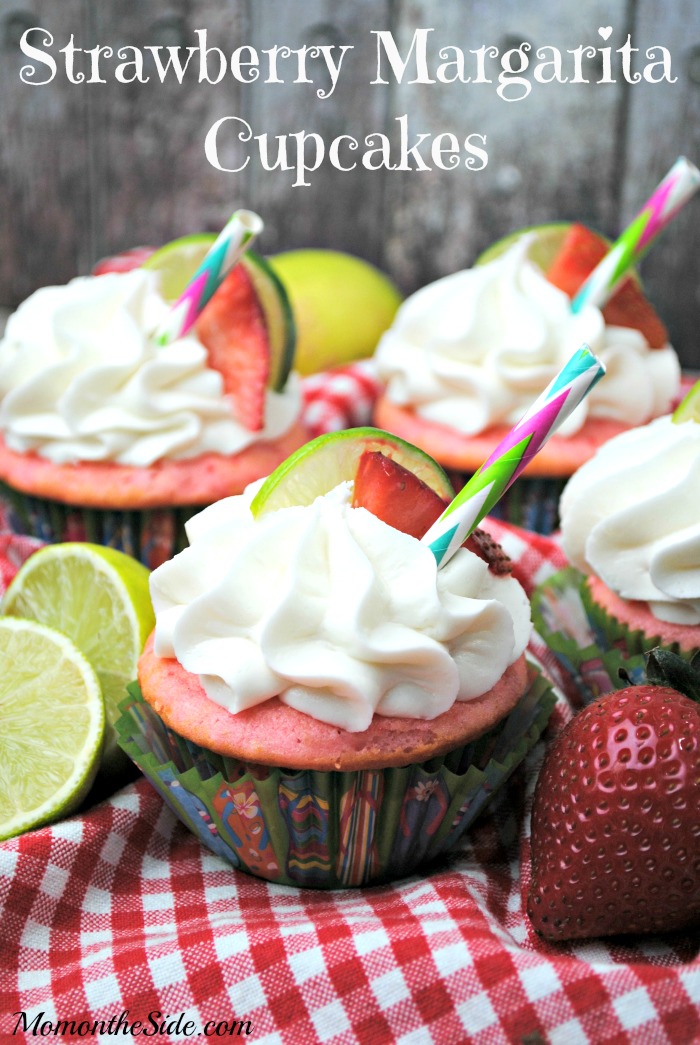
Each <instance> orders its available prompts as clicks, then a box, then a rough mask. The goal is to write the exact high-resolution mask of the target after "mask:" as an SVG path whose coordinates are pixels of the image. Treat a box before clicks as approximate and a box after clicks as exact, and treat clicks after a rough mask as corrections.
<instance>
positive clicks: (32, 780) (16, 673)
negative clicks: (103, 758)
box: [0, 617, 105, 839]
mask: <svg viewBox="0 0 700 1045" xmlns="http://www.w3.org/2000/svg"><path fill="white" fill-rule="evenodd" d="M0 722H1V723H2V727H1V728H0V839H4V838H11V837H13V836H14V835H18V834H21V833H22V832H23V831H29V830H30V829H31V828H33V827H39V826H40V825H41V824H46V823H49V822H50V821H53V820H57V819H59V817H63V816H68V815H69V814H70V813H72V812H74V811H75V810H76V809H77V808H78V806H79V805H80V803H81V802H82V801H83V799H84V798H85V796H86V795H87V793H88V791H89V789H90V786H91V784H92V782H93V780H94V778H95V774H96V772H97V768H98V766H99V762H100V752H101V750H102V740H103V736H104V725H105V710H104V703H103V700H102V694H101V692H100V684H99V682H98V680H97V676H96V674H95V672H94V670H93V668H92V667H91V666H90V664H89V663H88V662H87V660H86V659H85V657H84V656H83V655H82V653H81V652H80V650H78V649H76V647H75V645H74V644H73V643H72V642H71V641H70V639H68V638H66V636H65V635H62V634H61V633H60V632H57V631H54V630H53V629H51V628H46V627H44V626H43V625H40V624H36V623H35V622H34V621H30V620H20V619H15V618H14V617H5V618H0Z"/></svg>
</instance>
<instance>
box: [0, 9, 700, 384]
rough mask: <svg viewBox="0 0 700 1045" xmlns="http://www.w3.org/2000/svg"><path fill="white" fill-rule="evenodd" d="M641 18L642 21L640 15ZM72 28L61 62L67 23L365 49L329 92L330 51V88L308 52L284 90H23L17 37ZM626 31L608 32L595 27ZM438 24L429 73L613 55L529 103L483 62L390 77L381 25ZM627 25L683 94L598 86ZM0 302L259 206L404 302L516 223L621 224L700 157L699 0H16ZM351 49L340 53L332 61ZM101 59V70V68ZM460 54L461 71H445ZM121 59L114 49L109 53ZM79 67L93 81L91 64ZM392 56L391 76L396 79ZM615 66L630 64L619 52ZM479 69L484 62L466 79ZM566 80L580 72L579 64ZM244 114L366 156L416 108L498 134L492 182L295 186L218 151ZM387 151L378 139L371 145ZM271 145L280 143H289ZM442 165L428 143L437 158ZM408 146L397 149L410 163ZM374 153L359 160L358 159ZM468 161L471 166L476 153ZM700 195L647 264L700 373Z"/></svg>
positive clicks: (2, 41)
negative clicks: (336, 141) (349, 145)
mask: <svg viewBox="0 0 700 1045" xmlns="http://www.w3.org/2000/svg"><path fill="white" fill-rule="evenodd" d="M630 16H632V20H631V21H630V23H629V25H628V24H627V22H626V19H627V18H628V17H630ZM32 24H33V25H37V26H43V27H45V28H46V29H48V30H49V31H50V32H51V33H52V34H53V36H54V38H55V45H54V48H55V49H54V53H56V50H57V48H58V47H60V46H63V45H64V44H65V43H66V41H67V40H68V38H69V37H70V35H71V33H72V34H74V37H75V43H76V45H77V46H82V47H84V48H87V47H94V46H95V45H96V44H101V45H102V46H110V47H112V48H114V49H115V51H116V49H117V48H118V47H120V46H135V47H141V48H144V47H146V46H148V45H157V44H164V45H169V44H175V45H183V46H188V45H193V44H194V43H196V37H195V35H194V34H195V31H196V30H197V29H206V30H207V38H208V45H209V46H210V47H216V46H218V47H220V48H221V49H222V51H223V52H224V53H225V55H226V56H227V57H229V56H230V54H231V52H232V51H233V50H234V49H235V48H236V47H239V46H241V45H250V46H252V47H255V48H257V50H258V52H259V53H260V55H261V58H262V59H263V61H264V55H263V54H262V52H263V51H264V49H266V48H271V47H273V46H274V45H280V46H284V45H286V46H287V47H289V48H292V49H294V48H300V47H302V46H303V45H308V46H311V45H314V44H324V45H326V44H335V45H351V46H352V48H353V50H352V51H349V52H348V53H347V54H346V57H345V58H344V60H343V65H342V68H341V73H340V76H339V78H338V82H337V85H336V87H335V90H334V91H333V93H332V94H331V95H330V96H329V97H326V98H320V97H318V95H317V93H316V92H317V90H318V89H319V88H320V89H323V90H328V88H329V77H328V73H327V72H324V68H323V62H322V59H321V58H318V57H317V58H316V59H314V60H310V61H309V64H308V65H307V70H308V75H309V78H311V79H313V80H314V83H311V84H309V83H292V82H291V80H292V79H293V78H294V76H293V75H292V73H293V69H292V62H293V57H292V58H288V59H286V60H284V61H282V60H280V70H281V72H280V78H282V79H284V80H285V82H284V83H280V84H276V83H269V82H268V83H265V82H264V75H265V73H266V69H265V68H264V67H262V66H261V73H260V78H259V79H258V80H257V81H255V82H251V83H240V82H238V81H237V80H236V79H235V78H234V77H233V76H232V75H231V74H230V72H229V73H227V75H226V76H225V78H224V79H223V80H222V82H221V83H219V84H217V85H215V86H213V85H210V84H208V83H199V82H198V81H197V77H196V76H192V75H189V76H188V77H187V79H186V82H185V83H184V84H183V85H180V84H179V83H178V82H177V80H176V79H174V78H173V77H172V76H169V77H168V78H167V79H166V82H165V83H160V82H159V81H157V80H156V79H154V78H153V76H154V73H155V68H154V66H153V64H152V60H151V63H150V64H148V62H147V63H146V65H145V67H144V68H145V71H146V72H147V73H149V74H150V75H151V81H150V82H149V83H132V84H120V83H117V82H115V80H114V77H113V76H112V75H110V76H108V77H106V79H107V80H108V82H107V83H104V84H99V83H94V84H88V83H83V84H77V85H76V84H70V83H68V82H67V81H66V78H65V76H64V75H59V76H57V77H56V79H55V80H54V82H52V83H51V84H48V85H45V86H42V87H31V86H28V85H27V84H24V83H22V82H21V80H20V77H19V70H20V68H21V66H22V65H25V64H27V59H26V57H25V56H23V55H21V53H20V51H19V48H18V45H17V41H18V39H19V36H20V35H21V32H22V31H23V30H24V29H25V28H27V26H28V25H32ZM608 25H609V26H611V30H612V31H611V34H610V37H609V39H608V40H607V41H604V40H603V38H602V37H601V35H600V34H599V33H598V29H599V27H605V26H608ZM421 27H422V28H433V29H434V32H432V33H431V34H430V44H429V53H430V55H431V59H430V60H431V68H432V69H433V70H434V69H435V66H436V64H437V62H438V61H439V60H440V58H439V54H438V51H439V48H440V47H448V46H452V47H453V48H460V49H462V50H463V52H464V54H465V59H466V60H467V62H469V61H471V62H474V61H475V58H474V56H470V55H469V51H470V50H478V48H479V47H481V46H483V45H493V46H495V47H497V48H498V49H499V51H501V52H503V51H504V50H506V49H508V47H513V46H517V45H518V44H519V43H520V42H522V41H526V42H528V43H530V44H531V45H532V48H533V49H532V50H531V51H530V59H531V65H532V60H533V56H535V54H536V49H537V48H538V47H543V46H545V45H551V46H554V47H558V48H559V49H560V50H561V52H562V55H563V56H564V61H565V62H566V61H567V60H568V61H569V63H571V59H567V58H566V52H567V50H570V49H574V48H576V47H577V45H588V46H591V47H594V48H598V49H599V54H598V56H597V59H596V60H593V61H591V60H586V61H584V63H583V69H584V70H585V71H586V75H588V77H589V79H590V80H591V81H592V82H591V83H589V84H571V83H568V84H553V83H551V84H543V83H537V82H535V81H534V80H533V76H532V68H530V71H529V72H528V74H527V77H528V82H529V83H530V84H531V86H532V90H531V92H530V94H529V96H528V97H527V98H526V99H525V100H522V101H511V102H507V101H504V100H503V99H502V98H500V97H499V96H498V94H497V87H498V83H497V76H498V72H499V68H500V66H499V63H498V62H497V61H495V60H490V61H489V60H486V65H485V69H486V70H487V72H488V75H490V77H491V79H492V80H494V81H495V82H492V83H490V84H488V83H480V84H475V83H472V84H460V83H453V84H449V85H443V84H439V83H434V84H425V85H420V84H410V83H408V82H406V81H407V80H408V79H410V74H409V75H407V76H406V77H405V79H404V82H403V83H396V82H392V83H390V84H388V85H385V86H382V85H380V84H376V83H373V82H372V81H373V80H374V79H375V78H376V71H377V69H376V66H377V41H376V37H375V36H374V35H373V30H386V29H390V30H392V32H393V37H394V38H395V40H396V42H397V44H398V46H399V48H400V49H401V50H402V51H403V52H406V51H407V50H408V47H409V45H410V41H411V39H412V36H413V33H414V30H415V29H416V28H421ZM628 32H631V33H632V36H633V43H634V45H635V46H637V47H641V48H645V47H648V46H651V45H653V44H662V45H664V46H666V47H667V48H669V50H670V51H671V52H672V54H673V61H674V73H675V74H676V75H677V76H678V82H677V83H675V84H672V85H668V84H648V83H644V82H643V83H641V84H634V85H628V84H626V83H624V82H623V80H622V79H621V78H620V77H619V76H618V81H617V82H616V83H611V84H597V83H596V82H595V81H596V80H597V79H598V78H599V76H600V71H601V69H602V62H603V60H604V59H603V54H602V50H601V49H602V48H603V47H605V46H606V45H607V46H610V47H612V48H616V47H619V46H620V45H621V44H622V43H623V42H624V40H625V39H626V37H627V33H628ZM0 46H1V47H2V52H1V53H2V62H1V63H0V136H1V137H0V141H1V142H2V145H1V149H2V152H1V156H0V193H1V194H2V202H3V205H2V207H1V208H0V245H1V246H2V250H0V304H2V305H14V304H16V303H17V302H18V301H19V300H21V299H22V298H23V297H24V296H26V295H27V294H28V293H29V292H31V290H33V289H34V288H35V287H37V286H39V285H41V284H44V283H48V282H60V281H63V280H66V279H68V278H70V276H72V275H73V274H75V273H76V272H78V271H85V270H86V269H87V268H88V267H89V265H90V264H91V263H92V262H93V261H94V260H95V258H96V257H98V256H100V255H101V254H104V253H108V252H111V251H114V250H119V249H121V248H124V247H127V246H130V245H133V244H134V243H135V242H139V241H140V242H147V241H151V242H154V243H159V242H163V241H164V240H166V239H168V238H171V237H173V236H177V235H180V234H183V233H185V232H190V231H195V230H198V229H217V228H219V227H220V226H221V224H222V223H223V221H224V220H225V218H226V217H227V216H228V214H229V213H230V211H231V210H232V209H233V208H234V207H235V206H240V205H247V206H250V207H253V208H255V209H257V210H259V211H260V212H261V213H262V214H263V216H264V218H265V221H266V231H265V234H264V236H263V238H262V240H261V243H260V246H261V248H262V249H263V250H265V251H268V252H274V251H276V250H282V249H285V248H289V247H295V246H304V245H309V246H312V245H316V246H330V247H334V248H336V249H341V250H348V251H353V252H355V253H357V254H360V255H362V256H364V257H366V258H368V259H369V260H372V261H375V262H377V263H379V264H382V265H383V266H384V267H385V268H387V269H388V270H389V271H390V272H391V274H392V275H393V276H394V278H396V279H397V281H398V282H399V283H400V284H401V286H402V287H403V289H404V290H405V291H410V290H412V289H414V288H415V287H417V286H419V285H420V284H422V283H425V282H427V281H429V280H431V279H435V278H436V277H438V276H440V275H442V274H444V273H446V272H450V271H454V270H455V269H457V268H459V267H462V266H463V265H466V264H470V263H471V262H472V261H473V259H474V257H475V256H476V255H477V253H478V252H479V251H480V250H481V249H482V248H483V247H485V246H486V245H488V243H490V242H492V241H493V239H495V238H497V237H498V236H500V235H503V234H505V233H506V232H508V231H510V230H511V229H513V228H517V227H520V226H523V225H526V224H530V223H536V222H543V221H548V220H552V219H555V218H563V219H572V218H581V219H583V220H585V221H588V222H590V223H591V224H593V225H594V226H597V227H598V228H600V229H601V230H602V231H604V232H607V233H608V234H614V233H616V232H617V231H618V230H619V229H620V228H621V227H623V226H624V224H625V223H626V222H627V221H628V220H629V218H630V217H631V216H632V214H633V213H634V211H635V209H636V208H637V207H638V206H639V204H640V203H641V202H642V201H643V200H644V199H645V198H646V195H647V194H648V193H649V191H651V189H652V188H653V187H654V185H655V184H656V183H657V182H658V180H659V178H660V177H661V175H662V174H663V173H664V171H665V170H666V169H667V168H668V166H670V163H671V162H672V160H673V159H674V158H675V156H676V155H678V154H679V153H681V152H685V153H686V154H687V155H689V156H690V157H691V158H694V159H695V160H697V159H698V158H699V157H700V120H699V119H698V116H699V115H700V112H699V108H700V5H699V4H698V3H697V0H676V2H674V4H667V3H665V0H633V2H630V3H628V0H590V2H589V3H587V4H585V5H584V4H574V3H573V2H570V3H569V2H567V3H565V4H562V3H561V0H540V2H538V4H536V5H534V4H533V5H527V8H526V7H525V5H523V4H522V3H518V2H517V0H501V2H499V3H498V4H497V5H495V4H488V3H485V2H483V0H462V2H460V3H451V4H445V3H442V4H441V3H438V2H437V0H353V2H350V0H346V2H343V3H337V2H333V0H303V3H302V2H301V0H293V2H291V0H224V2H221V3H219V4H216V5H214V4H211V3H210V2H209V0H142V2H140V3H136V2H135V0H122V2H120V3H118V4H115V3H112V2H110V0H62V2H61V4H57V3H56V2H55V0H54V2H53V3H52V2H50V0H22V2H21V3H20V2H19V0H0ZM336 57H337V52H336ZM105 60H106V59H105ZM443 60H444V59H443ZM110 61H111V64H110V66H109V67H110V69H113V67H114V64H115V61H116V59H112V60H110ZM84 63H85V59H84V57H83V65H82V66H79V67H81V68H83V69H86V68H88V67H87V66H86V65H85V64H84ZM386 68H387V67H386V65H385V69H386ZM613 68H614V69H616V70H617V71H618V73H619V60H617V64H615V59H614V57H613ZM470 71H471V73H472V75H474V74H475V68H474V66H472V68H471V70H469V69H467V72H470ZM564 73H565V74H568V75H569V76H571V75H572V68H571V64H569V66H568V67H567V66H565V68H564ZM226 116H240V117H242V118H244V119H245V120H246V121H247V122H248V124H249V125H250V127H251V129H252V132H253V134H256V135H257V134H263V133H266V134H267V136H268V142H269V144H271V145H274V146H275V149H276V141H275V139H276V137H277V136H282V135H287V136H288V137H287V144H288V146H289V147H290V148H291V146H292V145H293V140H292V139H291V138H290V137H289V136H290V135H292V134H294V133H295V132H299V131H302V130H303V131H306V132H307V133H308V134H310V133H311V132H315V133H316V134H318V135H320V136H321V137H322V138H323V140H324V143H325V145H326V148H327V147H328V145H329V143H330V142H331V141H332V140H333V138H335V137H336V136H338V135H341V134H350V135H352V136H353V137H354V138H356V139H357V140H358V141H359V142H360V145H361V146H364V139H365V137H366V136H367V135H371V134H376V133H377V132H384V133H385V134H387V135H390V137H391V139H392V148H393V149H394V150H395V149H396V145H397V140H398V132H399V123H398V121H397V118H398V117H402V116H405V117H406V120H407V125H408V135H409V143H413V141H415V140H416V136H417V135H419V134H427V135H429V136H430V137H431V138H432V137H434V136H435V135H437V134H440V133H443V132H445V131H452V132H453V133H454V134H456V135H457V137H458V138H464V137H465V136H466V135H467V134H470V133H483V134H486V136H487V143H486V148H487V152H488V165H487V167H486V168H485V169H484V170H481V171H479V170H468V169H466V168H465V167H463V166H462V167H461V168H460V169H459V170H438V169H433V170H431V171H415V170H414V171H411V172H408V173H402V172H399V171H392V170H388V171H384V170H375V171H367V170H365V169H364V168H363V167H362V166H361V164H358V166H357V167H356V168H355V169H354V170H352V171H348V172H344V171H339V170H336V169H335V168H334V167H333V166H332V165H331V163H330V162H329V161H328V158H327V157H326V159H325V160H324V162H323V164H322V165H321V167H320V168H319V170H318V171H316V172H314V173H313V174H312V175H310V176H309V180H310V181H311V185H310V187H306V186H301V185H299V186H296V187H294V186H293V184H292V183H293V180H294V175H293V173H292V172H289V171H287V172H284V171H279V170H278V171H270V172H268V171H265V170H262V169H261V165H260V161H259V159H258V157H257V150H256V147H255V145H254V143H248V144H245V143H242V142H239V141H236V140H235V139H234V138H233V136H231V135H229V136H228V138H226V135H223V134H222V138H221V144H222V158H223V159H224V161H225V163H226V165H228V166H237V165H241V164H242V162H243V161H244V160H245V158H246V155H247V154H250V160H249V162H248V164H247V166H246V167H245V168H244V169H243V170H241V171H240V172H238V173H228V172H225V171H219V170H216V169H215V168H214V167H213V166H212V165H211V164H210V163H208V162H207V159H206V157H205V155H204V139H205V135H206V133H207V131H208V130H209V128H210V127H211V126H212V125H213V124H214V122H215V121H217V120H218V119H221V118H223V117H226ZM375 144H376V140H375ZM275 149H273V152H274V151H275ZM428 153H429V150H428ZM396 155H397V154H396V153H395V152H394V156H393V159H394V160H395V159H396ZM356 159H359V156H358V155H357V154H352V153H351V152H350V151H349V150H347V151H346V152H344V153H342V154H341V160H342V161H343V162H345V163H347V164H349V163H351V162H352V161H353V160H356ZM463 160H464V155H462V156H461V161H462V162H463ZM698 207H700V202H698V201H696V202H695V203H694V204H691V205H690V207H689V210H688V213H687V217H685V216H684V218H683V219H681V220H680V221H679V222H678V223H677V224H676V225H675V226H674V228H673V229H672V230H669V232H668V233H667V234H666V236H665V237H664V238H663V239H662V241H661V242H660V243H659V245H658V246H656V247H655V248H654V250H653V251H652V253H651V255H650V256H649V257H648V258H647V259H645V261H644V263H643V275H644V277H645V282H646V283H647V286H648V288H649V290H650V294H651V296H652V297H653V298H654V299H655V300H656V301H657V302H658V304H659V307H660V310H661V311H662V313H663V315H664V317H665V318H666V319H667V321H668V322H669V325H670V328H671V332H672V336H673V340H674V343H675V344H676V346H677V347H678V349H679V352H680V354H681V357H682V359H683V362H684V363H685V365H686V366H695V367H700V345H699V344H698V342H697V338H696V336H695V330H696V329H697V327H698V323H699V321H700V289H698V288H700V278H698V277H699V275H700V274H699V273H698V270H697V265H698V262H697V259H696V253H697V251H696V247H695V240H696V238H697V236H696V234H695V230H696V229H697V227H698V219H697V214H698Z"/></svg>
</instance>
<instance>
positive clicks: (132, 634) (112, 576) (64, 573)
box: [0, 543, 155, 771]
mask: <svg viewBox="0 0 700 1045" xmlns="http://www.w3.org/2000/svg"><path fill="white" fill-rule="evenodd" d="M148 578H149V571H148V570H147V569H146V567H145V566H143V565H142V564H141V563H140V562H137V561H136V560H135V559H132V558H131V557H130V556H129V555H125V554H124V552H120V551H117V550H116V549H114V548H103V547H101V546H100V545H97V544H82V543H67V544H51V545H47V547H45V548H41V549H40V550H39V551H38V552H35V553H34V554H33V555H31V556H30V557H29V558H28V559H27V561H26V562H25V563H24V564H23V566H22V567H21V568H20V570H19V572H18V573H17V576H16V577H15V578H14V580H13V581H12V583H11V584H10V586H9V588H8V589H7V591H6V592H5V595H4V597H3V600H2V603H1V604H0V609H1V610H2V612H3V613H5V614H7V615H8V616H13V617H26V618H29V619H31V620H35V621H38V622H39V623H41V624H45V625H47V626H48V627H50V628H55V629H56V630H57V631H60V632H63V634H64V635H67V636H68V638H69V639H71V641H72V642H73V643H75V645H76V646H77V647H78V649H79V650H80V651H81V653H83V654H84V656H85V657H86V658H87V659H88V661H89V662H90V664H91V665H92V667H93V668H94V669H95V672H96V673H97V677H98V679H99V682H100V686H101V688H102V693H103V696H104V701H105V706H106V711H107V721H108V726H107V733H106V737H105V755H104V766H103V768H104V769H106V770H107V771H116V770H118V769H119V767H120V766H121V765H124V764H126V758H125V756H124V755H123V754H122V752H121V749H120V748H119V747H118V745H117V740H116V733H115V731H114V729H113V725H114V722H115V721H116V719H117V718H118V716H119V703H120V701H122V700H123V699H124V697H125V695H126V693H125V687H126V686H127V684H128V683H129V682H132V681H133V680H134V679H135V678H136V662H137V660H138V658H139V656H140V654H141V651H142V649H143V647H144V644H145V642H146V639H147V638H148V635H149V634H150V632H151V631H152V629H153V627H154V625H155V618H154V614H153V607H152V605H151V599H150V593H149V587H148Z"/></svg>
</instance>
